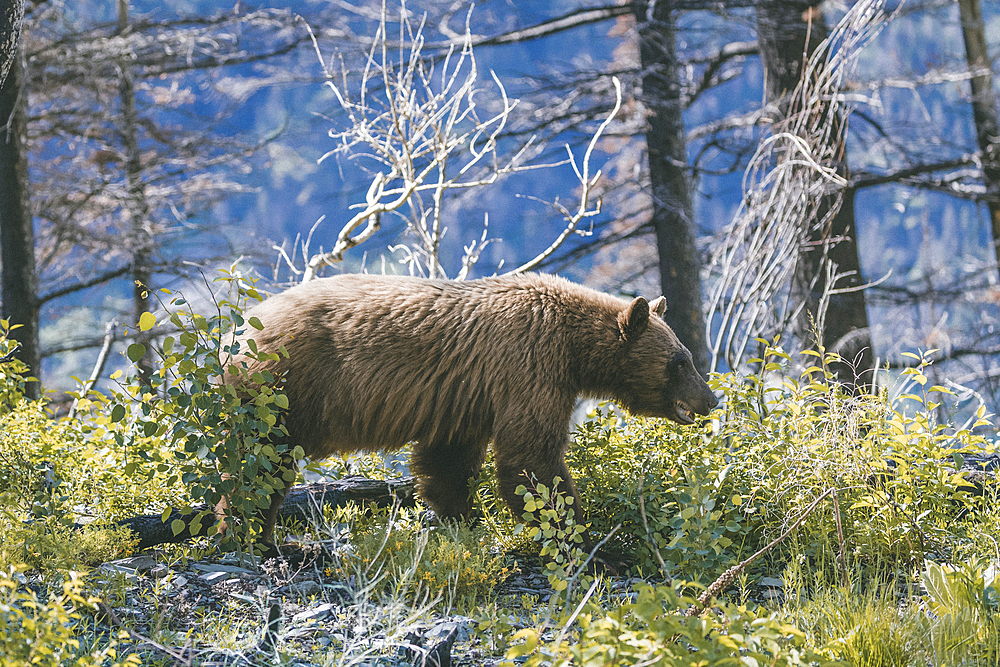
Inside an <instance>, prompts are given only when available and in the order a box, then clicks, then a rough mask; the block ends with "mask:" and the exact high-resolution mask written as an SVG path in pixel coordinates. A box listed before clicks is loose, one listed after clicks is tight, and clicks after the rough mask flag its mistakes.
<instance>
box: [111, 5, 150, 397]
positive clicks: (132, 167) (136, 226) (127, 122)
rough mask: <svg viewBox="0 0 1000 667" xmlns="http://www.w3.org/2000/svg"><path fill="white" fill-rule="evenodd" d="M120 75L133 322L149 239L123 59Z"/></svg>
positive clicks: (129, 78) (144, 364)
mask: <svg viewBox="0 0 1000 667" xmlns="http://www.w3.org/2000/svg"><path fill="white" fill-rule="evenodd" d="M117 11H118V34H119V35H122V34H125V33H127V32H128V29H129V11H128V0H118V1H117ZM118 67H119V69H120V75H119V79H118V91H119V97H120V98H121V120H120V122H121V125H120V131H121V136H122V144H123V145H124V148H125V180H126V188H127V196H128V202H127V210H128V215H129V218H130V220H131V236H132V238H131V243H132V315H133V320H134V321H133V324H135V323H136V322H138V321H139V318H140V317H141V316H142V314H143V313H144V312H145V311H146V298H147V297H148V296H149V290H150V287H151V285H150V281H151V279H152V271H151V270H150V266H149V264H150V244H151V242H152V239H151V238H150V233H149V229H148V220H149V207H148V205H147V203H146V191H145V185H144V184H143V182H142V157H141V153H140V150H139V125H138V119H137V116H136V111H135V75H134V73H133V72H132V64H131V63H130V62H129V61H127V60H125V59H123V60H121V61H120V62H119V64H118ZM136 341H137V342H140V343H143V344H144V345H146V348H147V350H146V354H145V355H143V356H142V358H141V359H139V360H138V361H137V362H136V368H137V369H138V371H139V378H140V381H141V382H142V384H143V385H145V386H148V385H149V380H150V377H151V375H152V373H153V363H152V358H153V355H152V354H151V353H150V351H149V349H148V348H149V336H148V335H147V334H146V332H142V331H139V332H137V333H136Z"/></svg>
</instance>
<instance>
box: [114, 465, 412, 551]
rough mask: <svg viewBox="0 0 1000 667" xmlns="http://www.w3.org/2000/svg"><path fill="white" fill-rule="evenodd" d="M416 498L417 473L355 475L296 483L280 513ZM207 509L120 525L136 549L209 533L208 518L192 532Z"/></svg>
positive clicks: (298, 514)
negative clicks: (177, 527) (178, 525)
mask: <svg viewBox="0 0 1000 667" xmlns="http://www.w3.org/2000/svg"><path fill="white" fill-rule="evenodd" d="M414 498H415V495H414V479H413V477H402V478H399V479H391V480H388V481H383V480H378V479H369V478H367V477H361V476H360V475H352V476H349V477H344V478H343V479H338V480H335V481H332V482H312V483H309V484H301V485H299V486H294V487H292V489H291V490H290V491H289V492H288V495H287V496H286V497H285V503H284V504H283V505H282V506H281V510H280V511H279V512H278V516H279V517H280V518H281V519H285V520H287V519H296V520H299V521H310V520H312V519H314V518H315V517H316V516H317V514H319V513H322V508H323V507H324V506H326V505H329V506H331V507H344V506H346V505H347V504H348V503H350V502H356V503H362V502H366V503H374V504H375V505H378V506H382V507H388V506H391V505H393V504H399V505H400V506H401V507H412V506H413V504H414ZM205 509H206V506H205V505H202V506H197V507H193V508H192V511H190V512H180V511H178V510H172V511H171V512H170V515H169V516H168V517H167V520H166V521H164V520H163V517H162V515H159V514H152V515H145V516H134V517H129V518H128V519H122V520H121V521H118V525H119V526H125V527H127V528H128V529H129V530H131V531H132V534H133V535H135V536H136V537H137V538H138V539H139V543H138V545H137V546H136V549H137V550H142V549H147V548H149V547H153V546H156V545H158V544H169V543H177V542H184V541H185V540H189V539H191V538H192V537H198V536H199V535H205V534H207V533H208V530H209V528H211V527H212V526H213V525H214V524H215V522H214V520H205V521H204V522H203V524H202V528H201V530H200V531H199V532H198V533H197V534H192V533H191V532H190V524H191V520H192V519H194V518H195V517H196V516H198V514H200V513H201V512H203V511H204V510H205ZM176 519H180V520H181V521H183V522H184V530H182V531H181V532H180V533H178V534H176V535H175V534H174V531H173V529H172V528H171V524H172V523H173V522H174V520H176Z"/></svg>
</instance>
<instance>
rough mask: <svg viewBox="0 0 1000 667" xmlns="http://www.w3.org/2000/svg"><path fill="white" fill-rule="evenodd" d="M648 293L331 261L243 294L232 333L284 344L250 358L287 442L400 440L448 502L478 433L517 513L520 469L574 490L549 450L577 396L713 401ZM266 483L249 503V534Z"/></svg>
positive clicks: (474, 462)
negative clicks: (274, 401) (273, 386)
mask: <svg viewBox="0 0 1000 667" xmlns="http://www.w3.org/2000/svg"><path fill="white" fill-rule="evenodd" d="M664 307H665V301H664V299H663V297H660V298H659V299H657V300H656V301H654V302H653V303H652V305H650V304H649V303H647V301H646V300H645V299H643V298H642V297H638V298H636V299H635V300H633V301H632V302H631V303H630V302H628V301H623V300H621V299H617V298H614V297H611V296H608V295H605V294H602V293H600V292H596V291H594V290H591V289H588V288H586V287H582V286H580V285H576V284H574V283H571V282H569V281H568V280H564V279H562V278H557V277H554V276H547V275H538V274H525V275H509V276H502V277H495V278H483V279H480V280H470V281H466V282H452V281H445V280H426V279H421V278H411V277H399V276H370V275H341V276H336V277H332V278H322V279H318V280H314V281H311V282H308V283H304V284H302V285H298V286H296V287H293V288H292V289H289V290H288V291H286V292H283V293H280V294H278V295H276V296H273V297H271V298H269V299H267V300H266V301H265V302H264V303H262V304H261V305H259V306H256V307H255V308H253V309H251V310H250V311H248V313H247V314H246V315H247V317H250V316H256V317H257V318H259V319H260V321H261V323H262V324H263V325H264V328H263V330H262V331H257V330H254V329H251V328H250V327H247V331H245V332H243V333H242V336H241V338H242V339H246V338H253V339H254V341H255V343H256V344H257V346H258V348H259V349H261V350H264V351H270V352H276V351H277V350H278V348H279V346H281V345H284V346H285V348H286V350H287V351H288V357H287V358H285V357H283V356H281V357H280V360H279V361H277V362H268V363H267V364H263V365H265V366H266V368H267V369H268V370H270V371H271V372H272V373H274V374H275V376H282V377H283V378H284V390H285V393H286V394H287V397H288V411H287V414H286V416H285V425H286V427H287V429H288V434H289V444H290V445H292V446H294V445H301V446H302V448H303V449H304V450H305V453H306V456H308V457H309V458H311V459H322V458H325V457H327V456H330V455H332V454H336V453H346V452H373V451H379V450H389V451H391V450H395V449H399V448H400V447H402V446H403V445H405V444H407V443H413V453H412V456H411V463H410V465H411V469H412V470H413V472H414V474H415V475H416V476H417V479H418V487H417V488H418V492H419V494H420V496H421V498H423V500H424V502H425V503H426V504H427V505H428V506H430V507H431V508H432V509H433V510H434V511H435V512H436V513H437V514H438V515H439V516H441V517H454V518H460V517H468V516H469V513H470V511H471V499H470V493H469V486H468V483H469V480H470V478H473V477H475V476H476V475H477V474H478V473H479V470H480V468H481V466H482V464H483V460H484V458H485V456H486V448H487V445H488V444H489V443H490V442H491V441H492V443H493V447H494V459H495V461H496V466H497V478H498V479H499V482H500V491H501V493H502V495H503V498H504V500H505V501H506V502H507V503H508V504H509V505H510V507H511V508H512V509H514V510H515V514H518V515H519V514H520V512H519V511H518V510H519V509H520V507H521V505H520V504H519V500H520V499H519V497H518V496H517V495H516V494H515V492H514V490H515V488H516V487H517V486H518V484H521V483H525V482H526V477H525V475H526V474H528V475H534V476H535V478H536V479H537V480H538V481H539V482H542V483H545V484H551V482H552V479H553V478H554V477H555V476H557V475H558V476H559V477H561V478H562V479H563V480H564V482H563V484H564V485H565V490H566V491H568V492H569V493H571V494H572V495H573V496H574V499H575V503H576V505H575V506H576V507H579V506H580V504H579V496H578V495H577V492H576V490H575V488H574V486H573V481H572V479H571V477H570V474H569V472H568V471H567V469H566V463H565V461H564V457H565V454H566V449H567V446H568V443H569V439H568V430H569V421H570V416H571V413H572V412H573V408H574V406H575V405H576V401H577V398H578V397H580V396H588V397H595V398H611V399H614V400H615V401H617V402H618V403H620V404H621V405H622V406H624V407H625V408H627V409H628V410H629V411H630V412H632V413H633V414H638V415H647V416H653V417H666V418H668V419H672V420H674V421H676V422H678V423H681V424H690V423H692V422H693V421H694V416H695V415H706V414H708V413H709V412H710V411H711V410H712V408H714V407H715V406H716V405H717V404H718V401H717V400H716V398H715V396H714V395H713V394H712V391H711V390H710V389H709V387H708V385H707V384H705V381H704V380H703V379H702V377H701V376H700V375H699V374H698V372H697V371H696V370H695V367H694V365H693V364H692V362H691V353H690V352H689V351H688V350H687V348H685V347H684V345H682V344H681V342H680V341H679V340H678V339H677V337H676V336H675V335H674V332H673V331H672V330H671V329H670V327H669V326H667V325H666V324H665V323H664V322H663V320H662V319H660V317H659V316H660V315H662V314H663V310H664ZM651 315H653V316H652V317H651ZM241 349H242V350H245V349H246V343H245V340H243V341H242V347H241ZM239 356H242V355H239ZM279 356H280V355H279ZM244 360H245V361H246V362H247V363H248V365H249V367H250V368H251V370H260V369H261V364H258V365H256V366H255V365H254V364H255V363H256V362H251V361H249V360H247V359H244ZM228 381H230V382H232V381H233V379H232V378H228ZM282 499H283V498H282V497H278V498H275V499H274V500H273V502H272V507H271V510H272V511H271V512H269V513H268V514H269V516H268V517H267V518H266V519H265V527H264V533H263V534H262V536H261V539H262V541H264V542H265V543H268V542H270V540H271V530H272V528H273V525H274V517H275V515H276V512H277V508H278V506H279V505H280V503H281V501H282Z"/></svg>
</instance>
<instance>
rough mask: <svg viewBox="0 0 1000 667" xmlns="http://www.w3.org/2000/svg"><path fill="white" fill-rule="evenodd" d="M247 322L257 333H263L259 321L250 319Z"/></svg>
mask: <svg viewBox="0 0 1000 667" xmlns="http://www.w3.org/2000/svg"><path fill="white" fill-rule="evenodd" d="M247 322H248V323H249V324H250V326H252V327H253V328H254V329H256V330H257V331H263V330H264V325H263V324H261V323H260V320H258V319H257V318H256V317H251V318H250V319H248V320H247Z"/></svg>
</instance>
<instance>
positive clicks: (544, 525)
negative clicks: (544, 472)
mask: <svg viewBox="0 0 1000 667" xmlns="http://www.w3.org/2000/svg"><path fill="white" fill-rule="evenodd" d="M561 481H563V480H562V479H561V478H559V477H555V478H553V480H552V487H551V488H549V487H548V486H546V485H545V484H542V483H541V482H537V481H535V480H534V476H532V488H531V489H528V488H527V487H525V486H524V484H519V485H518V486H517V488H516V489H515V490H514V492H515V493H517V495H519V496H521V497H522V498H523V499H524V513H523V514H522V515H521V516H522V518H523V519H524V521H525V523H519V524H517V525H516V526H515V527H514V532H515V534H519V533H521V532H522V531H524V532H525V533H526V534H527V536H528V537H530V538H531V539H532V541H534V542H536V543H538V545H539V546H540V547H541V549H540V552H539V555H540V556H541V557H542V559H543V562H544V569H545V574H546V576H547V577H548V580H549V585H550V586H552V588H553V589H555V590H557V591H561V590H565V588H566V587H567V585H568V583H569V579H570V577H572V576H573V574H574V573H575V572H576V571H577V569H578V568H580V567H581V566H582V565H583V563H584V559H585V558H586V557H587V555H588V554H586V553H584V552H583V550H582V548H581V547H583V534H584V533H585V532H586V531H587V526H585V525H583V524H580V523H577V522H576V509H574V508H573V502H574V498H573V496H571V495H569V494H567V493H566V492H564V491H561V490H559V483H560V482H561Z"/></svg>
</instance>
